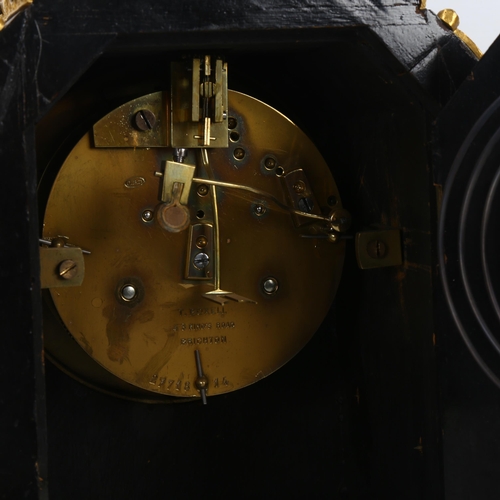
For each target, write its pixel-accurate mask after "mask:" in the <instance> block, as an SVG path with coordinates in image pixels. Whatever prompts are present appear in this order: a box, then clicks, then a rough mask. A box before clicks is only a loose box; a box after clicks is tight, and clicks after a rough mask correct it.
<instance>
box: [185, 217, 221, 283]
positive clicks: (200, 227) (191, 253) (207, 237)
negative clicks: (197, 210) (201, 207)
mask: <svg viewBox="0 0 500 500" xmlns="http://www.w3.org/2000/svg"><path fill="white" fill-rule="evenodd" d="M214 260H215V259H214V228H213V225H212V224H193V225H192V226H191V227H190V230H189V244H188V254H187V263H186V279H188V280H213V279H214Z"/></svg>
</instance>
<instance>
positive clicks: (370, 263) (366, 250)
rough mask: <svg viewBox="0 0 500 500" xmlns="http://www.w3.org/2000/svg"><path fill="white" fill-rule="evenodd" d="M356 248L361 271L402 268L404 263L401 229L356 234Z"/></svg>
mask: <svg viewBox="0 0 500 500" xmlns="http://www.w3.org/2000/svg"><path fill="white" fill-rule="evenodd" d="M355 247H356V260H357V261H358V267H359V268H360V269H375V268H378V267H389V266H400V265H401V264H402V263H403V258H402V253H401V231H400V230H399V229H386V230H379V231H363V232H359V233H356V238H355Z"/></svg>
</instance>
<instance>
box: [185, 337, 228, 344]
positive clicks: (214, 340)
mask: <svg viewBox="0 0 500 500" xmlns="http://www.w3.org/2000/svg"><path fill="white" fill-rule="evenodd" d="M180 341H181V345H200V344H227V337H226V336H225V335H221V336H216V337H182V338H181V339H180Z"/></svg>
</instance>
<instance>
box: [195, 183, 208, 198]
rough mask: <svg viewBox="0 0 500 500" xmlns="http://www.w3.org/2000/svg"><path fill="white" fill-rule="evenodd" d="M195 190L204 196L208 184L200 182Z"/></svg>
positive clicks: (206, 192)
mask: <svg viewBox="0 0 500 500" xmlns="http://www.w3.org/2000/svg"><path fill="white" fill-rule="evenodd" d="M196 192H197V193H198V195H199V196H206V195H207V194H208V186H207V185H206V184H200V185H199V186H198V189H197V190H196Z"/></svg>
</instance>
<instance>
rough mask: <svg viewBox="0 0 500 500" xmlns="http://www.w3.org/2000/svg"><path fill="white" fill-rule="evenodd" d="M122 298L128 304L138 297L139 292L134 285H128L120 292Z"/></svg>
mask: <svg viewBox="0 0 500 500" xmlns="http://www.w3.org/2000/svg"><path fill="white" fill-rule="evenodd" d="M120 295H121V298H122V299H123V300H125V301H127V302H130V301H131V300H133V299H134V298H135V297H136V295H137V290H136V289H135V286H134V285H130V284H127V285H125V286H123V287H122V289H121V291H120Z"/></svg>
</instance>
